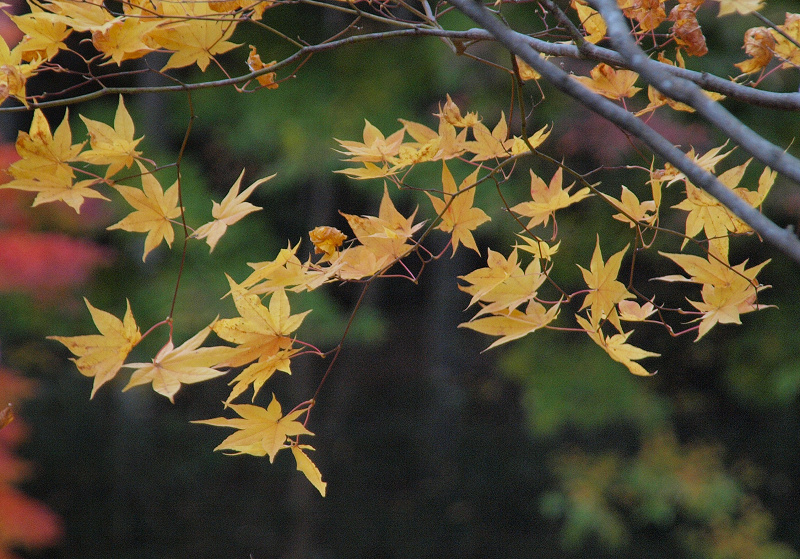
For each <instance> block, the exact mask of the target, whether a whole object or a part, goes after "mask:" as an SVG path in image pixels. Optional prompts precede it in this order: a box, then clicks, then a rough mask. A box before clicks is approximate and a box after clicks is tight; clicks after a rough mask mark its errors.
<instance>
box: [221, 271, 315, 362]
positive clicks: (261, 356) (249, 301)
mask: <svg viewBox="0 0 800 559" xmlns="http://www.w3.org/2000/svg"><path fill="white" fill-rule="evenodd" d="M228 283H229V284H230V286H231V294H232V295H233V303H234V305H236V310H237V311H238V312H239V316H238V317H237V318H225V319H221V320H217V321H216V322H215V323H214V324H213V325H212V327H211V328H212V330H213V331H214V332H215V333H216V334H217V335H218V336H219V337H220V338H222V339H223V340H225V341H228V342H233V343H235V344H237V346H236V348H235V349H236V351H235V352H234V353H233V354H232V356H231V357H230V358H229V359H228V360H227V361H225V363H224V365H226V366H230V367H239V366H242V365H246V364H248V363H251V362H253V361H256V360H257V361H259V362H261V363H265V362H269V364H270V366H272V365H273V364H274V362H273V361H270V360H271V359H272V358H273V356H275V355H277V354H279V353H280V352H281V351H282V350H286V349H289V348H291V347H292V344H293V341H294V340H293V339H292V338H291V337H289V336H290V334H292V332H294V331H295V330H297V329H298V328H299V327H300V324H302V322H303V319H304V318H305V317H306V315H307V314H308V313H309V312H311V311H306V312H303V313H300V314H295V315H292V314H291V307H290V304H289V298H288V297H287V296H286V292H285V291H284V290H283V289H277V290H275V291H274V292H273V293H272V295H271V297H270V301H269V307H265V306H264V305H263V304H262V303H261V299H260V298H259V297H258V295H253V294H251V293H248V292H247V291H246V290H245V289H244V288H242V286H240V285H237V284H236V282H234V281H233V279H231V278H230V277H229V276H228ZM284 357H286V354H284ZM279 365H280V364H279ZM276 368H277V365H276ZM270 374H271V373H270Z"/></svg>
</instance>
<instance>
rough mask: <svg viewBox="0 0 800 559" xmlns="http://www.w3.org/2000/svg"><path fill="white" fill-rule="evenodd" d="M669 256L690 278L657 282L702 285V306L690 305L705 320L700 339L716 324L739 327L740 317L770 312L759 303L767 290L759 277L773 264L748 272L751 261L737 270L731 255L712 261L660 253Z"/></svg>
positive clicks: (711, 256)
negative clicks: (757, 278) (762, 294)
mask: <svg viewBox="0 0 800 559" xmlns="http://www.w3.org/2000/svg"><path fill="white" fill-rule="evenodd" d="M659 254H661V255H663V256H666V257H667V258H669V259H670V260H672V261H673V262H675V263H676V264H678V265H679V266H680V267H681V268H683V269H684V270H685V271H686V273H688V274H689V277H688V278H687V277H685V276H681V275H669V276H663V277H660V278H657V279H659V280H661V281H685V282H691V283H698V284H702V286H703V287H702V290H701V294H702V298H703V301H702V302H697V301H692V300H689V302H690V303H691V304H692V305H693V306H694V307H695V308H696V309H697V310H699V311H700V312H701V313H703V316H702V317H701V318H700V319H699V320H700V325H699V329H698V336H697V339H698V340H699V339H700V338H702V337H703V336H705V335H706V334H707V333H708V331H709V330H710V329H711V328H712V327H714V326H715V325H716V324H718V323H721V324H730V323H735V324H739V323H740V321H739V315H741V314H744V313H747V312H751V311H756V310H760V309H763V308H766V307H767V305H762V304H759V303H758V302H757V299H758V292H760V291H761V290H763V289H765V288H766V287H767V286H763V285H760V284H759V283H758V282H757V281H756V275H758V273H759V272H760V271H761V269H762V268H763V267H764V266H765V265H766V264H767V263H768V262H769V260H767V261H765V262H762V263H761V264H758V265H757V266H753V267H752V268H747V267H746V265H747V261H745V262H743V263H742V264H738V265H736V266H731V265H730V264H729V263H728V254H727V251H726V252H724V253H713V252H712V253H710V254H709V255H708V258H707V259H706V258H701V257H699V256H694V255H690V254H669V253H659Z"/></svg>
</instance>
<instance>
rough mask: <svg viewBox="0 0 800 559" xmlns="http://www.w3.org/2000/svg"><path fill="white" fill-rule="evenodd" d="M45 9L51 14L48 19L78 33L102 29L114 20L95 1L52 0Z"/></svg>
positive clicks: (102, 6) (101, 5) (109, 13)
mask: <svg viewBox="0 0 800 559" xmlns="http://www.w3.org/2000/svg"><path fill="white" fill-rule="evenodd" d="M45 7H46V8H47V10H48V11H50V12H52V14H53V15H52V16H51V17H50V18H49V19H52V20H53V21H56V22H61V23H64V24H65V25H66V26H67V27H69V28H70V29H73V30H75V31H78V32H83V31H89V32H93V31H95V30H98V29H102V28H103V27H104V26H105V25H106V24H108V23H109V22H110V21H111V20H113V19H114V16H113V15H112V14H111V12H109V11H108V10H107V9H106V8H105V6H104V5H103V3H102V2H97V1H87V2H73V1H70V0H52V1H51V2H49V3H47V4H46V5H45Z"/></svg>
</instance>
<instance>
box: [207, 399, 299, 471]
mask: <svg viewBox="0 0 800 559" xmlns="http://www.w3.org/2000/svg"><path fill="white" fill-rule="evenodd" d="M229 407H230V408H231V409H233V411H234V412H236V413H237V414H238V415H239V418H232V419H229V418H226V417H217V418H215V419H204V420H200V421H193V422H192V423H203V424H205V425H213V426H215V427H232V428H233V429H237V432H236V433H234V434H232V435H230V436H229V437H228V438H226V439H225V440H224V441H222V442H221V443H220V444H219V445H218V446H217V447H216V448H215V449H214V450H231V451H233V453H234V454H252V455H253V456H264V455H268V456H269V461H270V462H273V461H274V460H275V455H276V454H277V453H278V452H279V451H280V450H282V449H284V448H289V447H290V446H291V444H290V443H289V442H288V441H287V440H286V439H287V437H296V436H298V435H313V434H314V433H312V432H311V431H309V430H308V429H306V428H305V427H304V426H303V424H302V423H300V422H299V421H297V418H298V417H300V416H301V415H303V414H304V413H306V411H307V410H306V409H299V410H295V411H293V412H290V413H289V414H288V415H286V416H283V415H282V414H281V405H280V403H278V400H277V398H275V395H274V394H273V395H272V402H270V404H269V406H268V407H267V409H264V408H262V407H260V406H254V405H252V404H230V405H229Z"/></svg>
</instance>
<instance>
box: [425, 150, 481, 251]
mask: <svg viewBox="0 0 800 559" xmlns="http://www.w3.org/2000/svg"><path fill="white" fill-rule="evenodd" d="M479 170H480V169H475V171H474V172H473V173H471V174H470V175H469V176H468V177H467V178H465V179H464V180H463V181H462V182H461V184H460V185H459V186H458V187H457V188H456V182H455V180H453V175H452V174H450V170H449V169H448V168H447V165H446V164H445V163H444V161H443V162H442V187H443V192H444V199H442V198H436V197H435V196H433V195H431V194H430V193H428V198H430V200H431V204H433V208H434V210H436V213H437V214H439V215H440V216H441V219H442V222H441V223H440V224H439V225H438V226H437V227H436V228H437V229H440V230H442V231H444V232H446V233H450V232H452V238H453V255H455V253H456V249H457V248H458V244H459V243H463V244H464V246H466V247H468V248H471V249H472V250H474V251H475V252H478V253H480V251H479V250H478V247H477V245H476V244H475V239H474V238H473V237H472V231H474V230H475V229H476V228H477V227H478V226H479V225H480V224H482V223H485V222H487V221H489V220H490V219H491V218H490V217H489V216H488V215H486V212H484V211H483V210H482V209H480V208H473V207H472V204H473V202H474V200H475V187H474V185H475V181H476V180H477V179H478V171H479Z"/></svg>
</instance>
